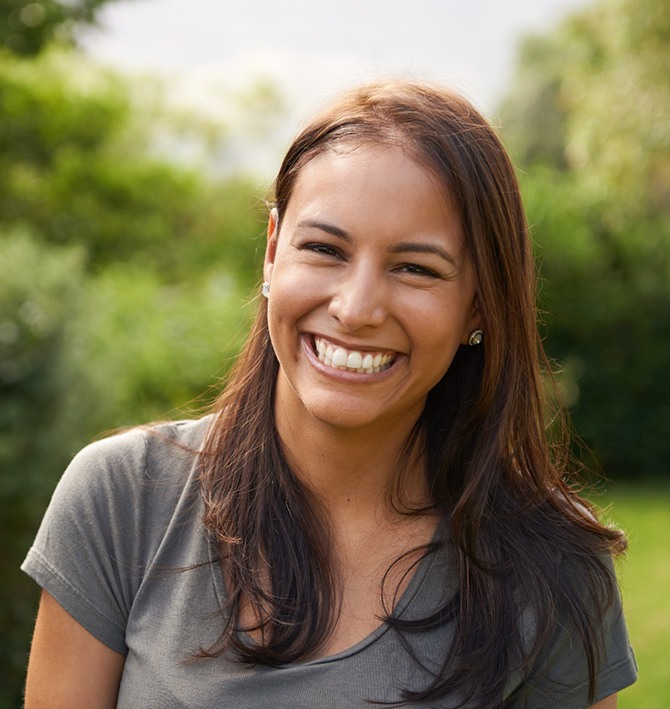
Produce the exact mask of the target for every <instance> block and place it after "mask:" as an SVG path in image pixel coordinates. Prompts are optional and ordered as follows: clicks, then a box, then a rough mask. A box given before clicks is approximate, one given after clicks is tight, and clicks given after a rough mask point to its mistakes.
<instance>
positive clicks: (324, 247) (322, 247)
mask: <svg viewBox="0 0 670 709" xmlns="http://www.w3.org/2000/svg"><path fill="white" fill-rule="evenodd" d="M302 248H303V249H304V250H305V251H314V252H316V253H318V254H323V255H324V256H340V255H341V254H340V251H339V250H338V249H336V248H334V247H333V246H329V245H328V244H323V243H321V242H319V241H310V242H309V243H307V244H304V245H303V246H302Z"/></svg>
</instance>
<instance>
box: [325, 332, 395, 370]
mask: <svg viewBox="0 0 670 709" xmlns="http://www.w3.org/2000/svg"><path fill="white" fill-rule="evenodd" d="M314 344H315V346H316V353H317V356H318V358H319V360H320V361H321V362H323V363H324V364H325V365H326V366H327V367H335V368H336V369H348V370H350V371H352V372H361V373H365V374H372V373H373V372H381V371H382V370H384V369H387V368H388V367H390V366H391V362H392V361H393V354H390V353H388V352H359V351H358V350H347V349H345V348H344V347H340V346H339V345H334V344H332V343H331V342H328V340H324V339H323V338H322V337H315V338H314Z"/></svg>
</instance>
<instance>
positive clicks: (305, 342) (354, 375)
mask: <svg viewBox="0 0 670 709" xmlns="http://www.w3.org/2000/svg"><path fill="white" fill-rule="evenodd" d="M300 339H301V340H302V347H303V349H304V350H305V354H306V355H307V359H308V360H309V361H310V363H311V364H312V366H313V367H314V368H315V369H317V370H318V371H319V372H321V373H322V374H325V375H326V376H327V377H329V378H330V379H337V380H338V381H340V382H352V383H354V384H374V383H376V382H383V381H386V380H387V379H389V378H390V377H392V376H393V374H394V373H395V370H396V369H397V367H398V366H399V364H400V362H401V361H402V360H403V359H404V357H405V355H402V354H396V356H395V359H394V360H393V363H392V364H391V366H390V367H389V368H388V369H385V370H384V371H383V372H373V373H372V374H367V373H365V372H352V371H350V370H348V369H336V368H335V367H328V366H327V365H325V364H324V363H323V362H322V361H321V360H320V359H319V358H318V357H317V356H316V354H315V353H314V349H313V344H312V343H313V341H314V338H313V337H312V336H311V335H301V336H300Z"/></svg>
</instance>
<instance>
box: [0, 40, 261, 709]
mask: <svg viewBox="0 0 670 709" xmlns="http://www.w3.org/2000/svg"><path fill="white" fill-rule="evenodd" d="M133 88H134V87H133V86H131V85H129V84H127V83H125V82H124V81H122V80H121V79H119V78H118V77H116V76H113V75H111V74H109V73H107V72H105V71H102V70H100V69H96V68H95V67H94V66H92V65H90V64H88V63H87V62H86V60H85V58H84V57H82V56H81V55H78V54H76V53H63V52H62V51H60V50H59V51H53V50H46V51H44V52H42V53H41V54H40V55H39V56H38V57H36V58H31V59H26V58H20V57H16V56H14V55H12V54H10V53H8V52H5V53H0V273H1V276H0V470H1V471H2V472H1V475H0V535H1V536H2V538H3V540H5V541H6V552H5V554H3V556H2V559H0V571H1V572H2V578H3V582H4V583H3V585H2V587H1V588H0V628H2V635H3V643H2V646H1V647H0V687H2V690H1V691H0V707H2V708H4V707H14V706H18V705H19V704H20V701H21V700H20V696H21V687H22V683H23V677H24V673H25V663H26V653H27V648H28V642H29V638H30V632H31V626H32V622H33V617H34V613H35V609H36V604H37V595H38V590H37V589H36V588H35V585H34V584H33V583H32V582H31V581H30V580H29V579H27V578H24V577H23V575H22V574H21V572H20V571H19V570H18V566H19V564H20V562H21V559H22V558H23V556H24V555H25V553H26V551H27V549H28V548H29V546H30V543H31V540H32V537H33V536H34V534H35V531H36V529H37V526H38V524H39V520H40V518H41V516H42V514H43V512H44V509H45V507H46V505H47V503H48V500H49V497H50V495H51V492H52V490H53V488H54V486H55V484H56V482H57V480H58V477H59V476H60V474H61V473H62V471H63V469H64V467H65V465H66V464H67V462H68V460H69V459H70V457H71V456H72V454H73V453H74V452H75V451H76V450H77V449H79V448H80V447H81V446H82V445H84V444H85V443H87V442H88V441H90V440H91V439H92V438H93V437H94V436H95V435H97V434H99V433H100V432H101V431H104V430H109V429H112V428H115V427H119V426H126V425H132V424H137V423H142V422H145V421H149V420H152V419H158V418H165V417H167V416H175V415H181V414H184V415H187V414H188V411H187V409H189V408H191V409H195V410H198V409H199V408H201V407H202V406H203V405H204V404H205V403H206V401H207V400H208V398H210V397H209V394H208V393H207V392H208V391H210V392H211V393H213V390H212V389H211V387H212V386H213V385H214V384H215V382H216V379H215V378H216V376H217V375H222V374H224V373H225V370H226V369H227V366H228V364H229V363H230V361H231V359H232V358H233V356H234V354H235V353H236V351H237V349H238V348H239V345H240V342H241V339H242V337H243V335H244V333H245V330H246V324H247V321H248V319H249V317H250V315H251V307H250V306H247V305H245V304H246V303H247V301H248V294H249V293H250V291H251V289H252V287H253V286H255V285H256V284H257V281H258V276H259V273H260V255H261V253H262V251H261V248H260V247H261V246H262V243H263V241H262V237H263V234H264V229H265V220H266V214H265V205H264V203H263V200H262V199H260V198H259V189H258V187H257V186H256V185H255V184H253V183H252V182H251V181H249V180H248V179H246V178H243V177H238V176H233V177H228V178H225V179H214V178H213V177H211V176H208V175H207V174H206V173H204V172H202V171H199V172H198V171H195V170H194V169H189V168H186V167H183V166H179V165H175V164H173V163H169V162H167V161H166V160H164V159H160V158H158V157H156V151H154V150H152V141H151V137H152V135H151V132H152V125H151V122H150V121H148V120H147V113H146V111H145V110H144V107H141V108H138V107H137V104H136V98H135V96H136V94H135V93H134V91H133ZM138 116H139V117H141V119H142V120H143V121H144V123H140V122H139V121H138ZM177 139H178V137H175V140H177ZM205 139H206V137H205Z"/></svg>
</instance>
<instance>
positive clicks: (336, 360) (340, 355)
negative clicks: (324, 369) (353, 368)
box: [333, 347, 347, 367]
mask: <svg viewBox="0 0 670 709" xmlns="http://www.w3.org/2000/svg"><path fill="white" fill-rule="evenodd" d="M346 366H347V351H346V350H345V349H344V348H343V347H338V348H337V349H336V350H335V352H334V353H333V367H346Z"/></svg>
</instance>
